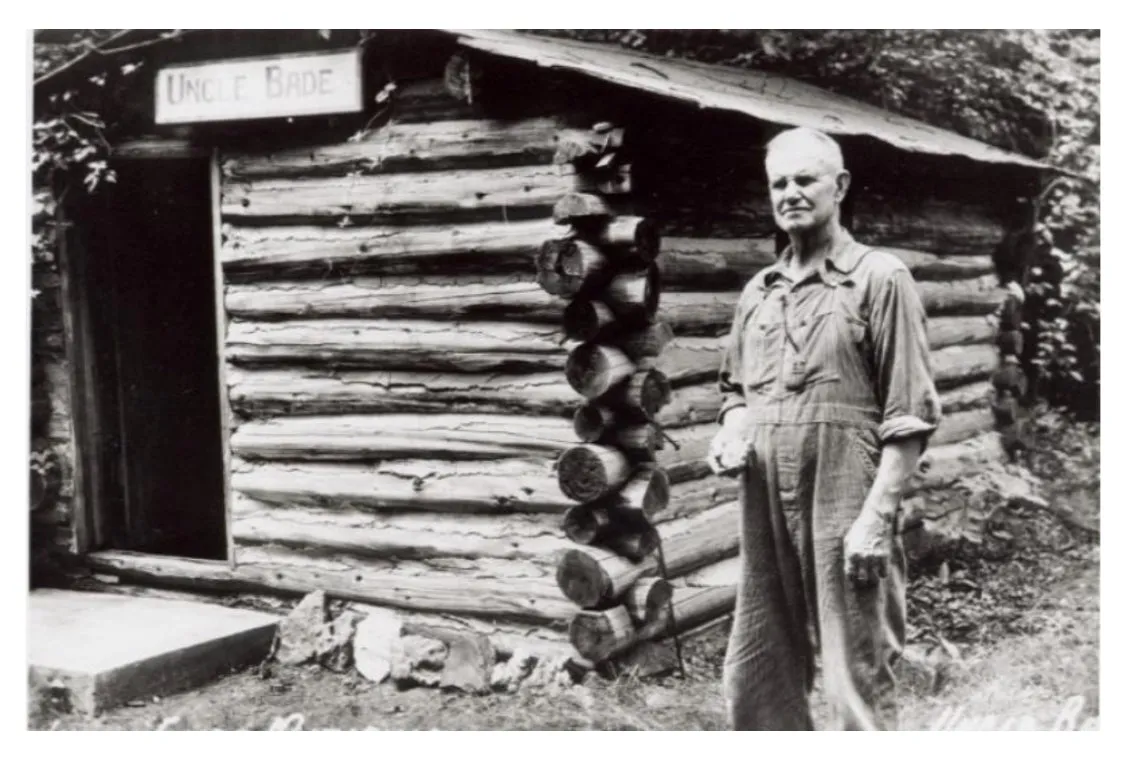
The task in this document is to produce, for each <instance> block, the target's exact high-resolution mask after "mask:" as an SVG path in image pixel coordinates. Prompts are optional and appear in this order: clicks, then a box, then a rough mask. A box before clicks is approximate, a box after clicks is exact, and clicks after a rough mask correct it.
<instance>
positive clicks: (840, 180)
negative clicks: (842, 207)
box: [835, 169, 853, 204]
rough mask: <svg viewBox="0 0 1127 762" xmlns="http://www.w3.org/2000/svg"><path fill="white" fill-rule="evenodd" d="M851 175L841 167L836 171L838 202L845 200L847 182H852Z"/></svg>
mask: <svg viewBox="0 0 1127 762" xmlns="http://www.w3.org/2000/svg"><path fill="white" fill-rule="evenodd" d="M852 180H853V176H852V175H851V174H849V170H846V169H843V170H841V171H840V172H838V173H837V179H836V180H835V182H836V184H837V201H838V203H839V204H840V203H841V202H842V201H843V200H845V194H847V193H848V192H849V183H850V182H852Z"/></svg>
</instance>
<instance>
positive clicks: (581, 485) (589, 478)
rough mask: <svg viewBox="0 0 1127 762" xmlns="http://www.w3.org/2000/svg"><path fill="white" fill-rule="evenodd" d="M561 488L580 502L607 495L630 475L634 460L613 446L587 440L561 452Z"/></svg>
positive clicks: (558, 468)
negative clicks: (592, 443) (604, 445)
mask: <svg viewBox="0 0 1127 762" xmlns="http://www.w3.org/2000/svg"><path fill="white" fill-rule="evenodd" d="M557 470H558V472H559V484H560V491H561V492H563V494H565V495H567V496H568V497H570V498H571V499H572V500H576V501H578V502H580V503H589V502H592V501H594V500H598V499H599V498H601V497H605V496H606V495H608V494H610V493H611V492H613V491H614V490H616V489H618V488H619V487H620V486H622V484H624V483H625V482H626V480H627V479H628V478H630V470H631V467H630V461H629V460H627V458H626V456H625V455H624V454H623V453H622V452H621V451H620V450H616V449H613V448H611V447H603V446H600V445H591V444H583V445H577V446H575V447H572V448H570V449H568V450H566V451H565V452H564V454H563V455H561V456H560V460H559V463H558V464H557Z"/></svg>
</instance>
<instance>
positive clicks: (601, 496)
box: [537, 123, 699, 662]
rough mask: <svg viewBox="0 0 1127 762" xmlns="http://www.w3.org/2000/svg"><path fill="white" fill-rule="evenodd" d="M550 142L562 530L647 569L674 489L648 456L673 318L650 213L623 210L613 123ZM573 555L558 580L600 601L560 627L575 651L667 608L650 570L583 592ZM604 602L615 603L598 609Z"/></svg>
mask: <svg viewBox="0 0 1127 762" xmlns="http://www.w3.org/2000/svg"><path fill="white" fill-rule="evenodd" d="M558 145H559V150H558V151H557V154H556V161H557V162H559V163H561V164H568V165H570V166H571V167H572V169H573V171H574V173H575V177H576V191H575V192H574V193H570V194H568V195H566V196H564V197H563V198H561V199H560V200H559V201H558V203H557V204H556V206H555V208H554V210H553V214H554V221H555V222H556V223H557V224H561V225H568V226H570V230H569V233H568V234H567V235H566V236H564V237H561V238H555V239H550V240H548V241H546V242H545V243H544V244H543V246H542V247H541V250H540V254H539V257H538V259H537V269H538V274H537V280H538V282H539V284H540V286H541V287H542V288H543V289H544V290H545V291H547V292H548V293H550V294H553V295H555V296H557V297H560V298H562V299H567V300H569V301H568V302H567V304H566V306H565V307H564V308H563V310H562V317H563V328H564V333H565V335H566V336H567V338H568V339H570V340H572V341H576V342H579V344H578V346H576V347H574V348H573V349H572V350H571V352H570V353H569V355H568V357H567V361H566V363H565V377H566V379H567V382H568V385H569V386H570V388H571V389H572V390H573V391H574V392H575V393H577V394H578V395H579V396H580V397H581V398H582V400H581V401H580V402H579V404H578V405H577V407H576V410H575V413H574V417H573V426H574V433H575V436H576V438H578V439H579V440H580V442H581V444H578V445H575V446H573V447H571V448H569V449H567V450H566V451H564V452H563V454H562V455H561V456H560V458H559V461H558V463H557V475H558V478H559V487H560V491H561V492H563V493H564V494H565V495H566V496H567V497H569V498H570V499H572V500H574V501H575V503H576V505H575V506H573V507H572V508H570V509H569V510H568V511H567V513H566V514H565V517H564V522H563V529H564V532H565V534H566V535H567V537H568V538H569V539H570V540H572V541H573V542H575V543H577V544H579V545H581V546H584V547H587V548H590V549H592V550H593V551H595V550H597V552H598V553H601V554H604V556H605V558H607V559H617V561H616V562H617V563H619V564H626V565H645V564H649V566H650V567H653V566H654V564H653V559H654V558H655V555H656V554H657V553H659V551H660V548H659V546H660V544H661V537H660V535H659V533H658V530H657V529H656V528H655V525H654V521H655V519H656V517H658V516H659V515H663V514H665V513H667V508H668V507H669V504H670V498H671V494H672V493H671V486H670V477H669V474H668V473H667V471H666V470H665V469H664V468H663V466H662V465H661V463H660V462H659V461H658V456H657V453H658V452H659V451H662V450H663V449H664V444H665V439H664V431H663V428H662V424H661V422H660V421H659V420H658V416H659V414H660V412H661V410H662V409H663V408H664V407H666V406H667V405H668V403H669V401H670V397H671V393H672V389H671V386H670V382H669V378H668V377H667V376H666V374H665V373H664V372H663V371H662V370H660V369H659V368H658V367H657V366H658V365H659V364H660V359H659V358H660V357H661V355H662V353H663V350H665V349H666V348H667V347H668V346H669V345H670V344H671V343H672V342H673V341H674V330H673V328H672V327H671V326H670V325H669V324H668V323H666V322H662V321H659V320H657V318H656V314H657V310H658V305H659V303H660V301H661V286H662V284H661V277H660V271H659V269H658V267H657V264H656V261H655V260H656V259H657V257H658V254H659V253H660V248H661V244H660V237H659V235H658V232H657V228H656V226H655V225H654V224H653V222H651V221H650V220H648V219H646V218H644V217H639V216H637V215H634V214H631V210H630V208H629V205H628V204H627V203H626V202H625V200H624V199H625V196H626V194H627V193H628V192H629V190H630V168H629V162H628V158H627V157H628V146H627V145H626V143H625V134H624V131H623V130H622V129H621V128H618V127H614V126H612V125H610V124H607V123H603V124H598V125H595V126H594V127H593V128H592V129H591V130H587V131H581V130H570V131H567V132H565V133H562V134H561V136H560V139H559V141H558ZM687 312H691V310H689V311H687ZM693 320H699V316H698V315H695V314H686V316H685V318H684V319H683V320H682V321H681V322H682V323H686V324H688V323H691V321H693ZM679 475H682V474H679ZM684 502H685V503H688V502H691V501H688V500H686V501H684ZM572 555H573V554H572ZM570 559H571V555H569V554H568V553H565V554H564V556H563V557H562V559H561V560H560V562H559V564H558V566H557V582H558V584H559V586H560V589H561V590H562V591H563V592H564V594H565V596H567V597H568V598H569V599H570V600H572V601H573V602H575V603H577V605H581V606H582V605H585V604H590V605H591V606H595V607H597V608H596V609H591V610H585V611H583V612H581V613H580V614H578V615H576V617H575V618H574V619H572V621H571V625H570V628H569V633H570V637H571V642H572V645H573V646H575V648H576V650H577V651H579V653H580V654H581V655H583V656H584V657H586V658H590V659H591V660H592V661H596V662H597V661H601V660H602V659H603V658H606V656H608V655H611V654H609V653H604V652H603V651H604V649H603V648H602V647H601V646H596V645H594V644H595V643H597V642H601V639H603V638H610V640H611V641H613V642H632V641H631V637H632V636H631V634H630V633H633V632H634V627H635V625H638V626H642V627H651V628H652V627H654V626H656V625H657V623H659V622H663V621H666V619H667V617H668V616H669V615H670V613H671V607H672V604H673V594H672V588H671V587H670V585H669V583H668V581H667V580H664V579H662V578H660V577H658V576H655V573H656V571H657V569H656V568H651V569H650V571H651V573H649V574H646V575H641V576H638V577H636V578H632V579H631V584H630V586H629V587H628V588H625V589H622V590H619V591H618V593H619V595H618V596H617V597H616V600H614V601H605V600H603V599H602V598H601V597H599V596H595V597H594V598H590V597H589V596H587V595H585V594H584V593H583V592H582V590H583V589H584V579H585V576H584V571H583V570H582V569H583V568H584V567H582V565H581V566H580V567H578V569H579V570H578V571H577V568H576V567H575V566H574V563H573V562H572V560H570ZM610 603H614V604H615V606H614V607H613V608H607V604H610ZM619 604H621V605H619ZM647 623H648V624H647ZM647 632H648V630H647Z"/></svg>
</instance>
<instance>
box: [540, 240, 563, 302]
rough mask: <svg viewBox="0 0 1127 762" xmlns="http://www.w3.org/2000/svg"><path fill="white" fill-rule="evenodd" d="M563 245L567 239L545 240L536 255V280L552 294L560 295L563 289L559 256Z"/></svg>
mask: <svg viewBox="0 0 1127 762" xmlns="http://www.w3.org/2000/svg"><path fill="white" fill-rule="evenodd" d="M565 246H567V239H563V238H559V239H552V240H549V241H545V242H544V243H543V244H541V246H540V251H539V253H538V254H537V255H536V282H537V283H538V284H539V285H540V288H542V289H544V290H545V291H547V292H548V293H549V294H552V295H553V296H559V295H561V294H562V293H563V290H564V278H563V275H562V274H561V273H560V256H561V255H562V254H563V250H564V247H565Z"/></svg>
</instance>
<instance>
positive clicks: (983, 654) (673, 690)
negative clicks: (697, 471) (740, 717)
mask: <svg viewBox="0 0 1127 762" xmlns="http://www.w3.org/2000/svg"><path fill="white" fill-rule="evenodd" d="M1095 437H1096V438H1095V440H1094V442H1093V441H1092V440H1090V439H1089V440H1088V441H1083V440H1078V441H1074V442H1073V443H1072V446H1074V447H1075V448H1078V449H1077V450H1076V452H1075V453H1073V460H1071V461H1070V462H1069V463H1067V467H1066V468H1065V471H1067V472H1068V478H1067V479H1056V480H1055V481H1054V482H1052V484H1053V486H1052V488H1051V489H1052V490H1053V491H1054V492H1055V493H1056V495H1055V497H1056V498H1058V499H1067V500H1068V501H1069V503H1070V504H1071V505H1072V506H1073V508H1074V509H1075V510H1076V511H1077V512H1078V513H1079V514H1082V515H1085V516H1087V517H1089V518H1091V519H1095V520H1096V521H1098V515H1099V513H1098V511H1099V486H1098V485H1099V476H1098V474H1099V444H1098V432H1096V433H1095ZM1055 446H1057V447H1060V443H1059V442H1058V443H1056V445H1055ZM1054 458H1055V456H1054ZM1060 465H1063V464H1062V462H1061V461H1060V459H1059V458H1055V460H1054V462H1053V463H1050V464H1048V465H1047V466H1045V465H1044V464H1042V467H1039V468H1038V470H1047V471H1049V472H1051V471H1053V467H1054V466H1060ZM1046 475H1048V476H1051V474H1046ZM1008 522H1009V523H1008V524H1006V525H1003V526H1001V527H1000V528H998V527H996V528H995V529H996V532H997V538H995V540H994V541H993V542H992V543H986V544H985V545H983V546H976V547H974V548H970V549H960V550H958V551H956V552H954V553H950V554H947V555H945V556H944V561H943V563H941V564H939V565H938V566H935V565H932V566H931V567H929V566H927V565H926V564H924V565H922V566H921V567H920V568H919V569H917V571H916V574H915V576H914V579H913V582H912V586H911V589H910V593H909V621H910V622H911V623H912V624H911V627H910V630H911V631H910V633H909V641H910V642H912V641H913V640H915V641H916V648H917V650H919V649H920V648H923V647H924V645H922V644H926V643H928V642H930V643H931V644H932V645H931V657H930V658H931V659H932V662H931V664H930V666H929V667H928V668H926V669H914V670H912V671H911V672H909V673H906V675H907V676H906V679H905V681H904V683H903V691H902V696H901V727H902V729H905V730H925V729H952V726H961V727H963V728H969V727H978V728H982V729H988V728H997V727H998V726H999V725H1005V724H1007V723H1008V724H1010V725H1011V726H1012V725H1013V724H1014V723H1031V722H1032V723H1035V725H1036V727H1038V728H1046V729H1048V728H1052V727H1053V726H1054V725H1055V724H1056V725H1059V726H1061V727H1062V728H1064V729H1083V726H1084V723H1085V722H1087V723H1088V725H1087V727H1092V725H1093V723H1098V715H1099V615H1100V611H1099V578H1100V577H1099V561H1100V546H1099V544H1098V537H1092V536H1091V535H1088V534H1086V533H1082V532H1077V531H1075V530H1070V529H1068V528H1066V527H1064V526H1063V525H1061V524H1060V522H1059V521H1057V520H1056V519H1054V518H1053V517H1051V516H1048V515H1043V514H1040V513H1035V514H1032V515H1025V514H1021V513H1019V514H1017V515H1014V516H1011V517H1009V519H1008ZM998 538H1001V539H998ZM913 633H914V634H913ZM929 633H930V634H931V638H930V639H929V638H928V637H925V635H927V634H929ZM725 635H726V633H725V632H724V631H723V630H722V629H717V630H715V631H713V632H712V633H711V634H710V635H708V636H706V637H702V638H699V639H697V640H695V641H694V642H693V643H692V644H691V645H690V646H689V647H688V648H687V649H686V657H687V663H688V670H687V675H686V677H685V678H681V677H679V676H676V675H674V676H668V677H662V678H655V679H648V680H634V679H619V680H615V681H611V680H606V679H603V678H599V677H597V676H594V675H592V676H589V677H588V678H587V679H586V680H584V682H583V683H582V684H580V685H576V686H573V687H571V688H569V689H566V690H562V691H559V692H556V693H551V692H547V691H544V690H539V691H534V690H528V689H525V690H521V691H518V692H517V693H515V694H493V695H488V696H464V695H458V694H446V693H441V692H439V691H436V690H433V689H425V688H417V689H411V690H405V691H400V690H397V689H395V688H394V687H392V686H390V685H373V684H371V683H370V682H367V681H365V680H364V679H363V678H362V677H360V676H359V675H357V674H355V673H354V674H345V675H340V674H335V673H332V672H329V671H325V670H322V669H320V668H317V667H310V668H278V667H274V668H272V669H270V670H266V671H261V670H257V669H256V670H249V671H246V672H242V673H239V674H234V675H230V676H228V677H226V678H224V679H221V680H219V681H217V682H215V683H213V684H210V685H208V686H206V687H204V688H201V689H199V690H195V691H191V692H187V693H183V694H180V695H176V696H169V697H166V698H164V699H161V700H155V699H154V700H153V701H151V702H148V703H145V704H143V705H139V706H129V707H123V708H121V709H118V710H115V711H112V712H109V713H106V714H104V715H102V716H100V717H96V718H82V717H76V716H73V715H58V714H56V713H55V712H54V711H53V710H52V708H51V707H50V706H42V705H39V706H31V707H29V725H30V727H31V728H33V729H57V730H72V729H73V730H77V729H89V730H151V729H157V728H159V727H161V726H162V725H164V726H166V727H165V728H164V729H179V730H203V729H226V730H236V729H256V730H267V729H305V730H320V729H341V730H359V729H380V730H723V729H725V724H724V715H723V705H722V700H721V696H720V682H719V674H720V665H721V662H722V659H723V650H724V639H725ZM935 644H939V645H935ZM939 646H942V647H939ZM813 707H814V712H815V719H816V722H819V723H820V722H824V719H825V710H824V706H823V705H822V704H821V702H820V696H819V695H818V693H817V691H815V695H814V696H813ZM283 726H285V727H283ZM1019 726H1020V725H1019ZM1025 727H1029V725H1028V724H1026V725H1025Z"/></svg>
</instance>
